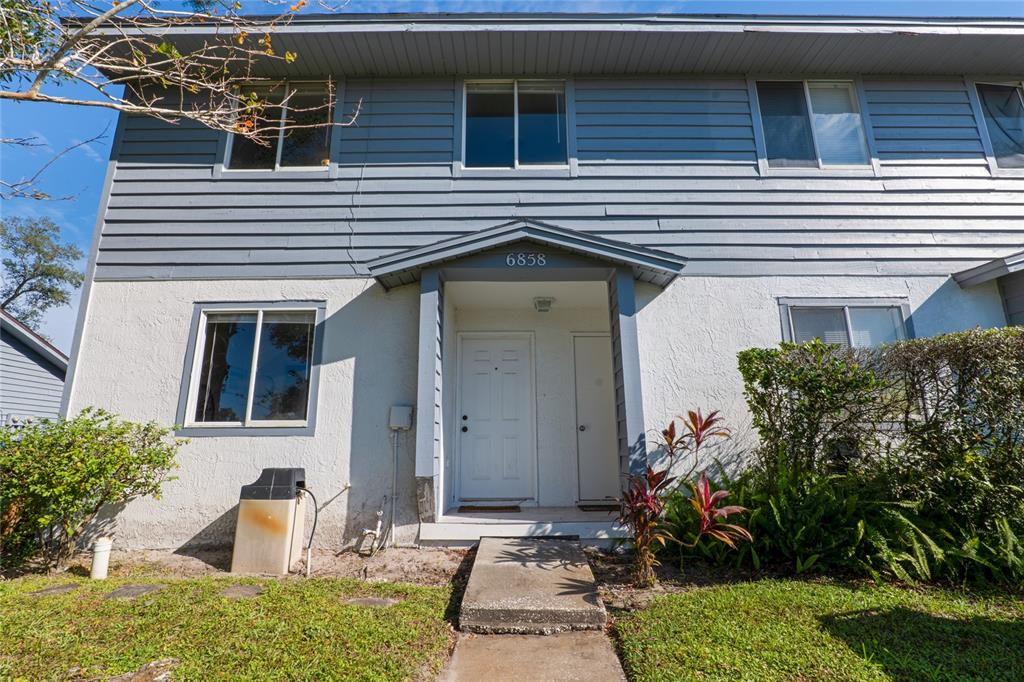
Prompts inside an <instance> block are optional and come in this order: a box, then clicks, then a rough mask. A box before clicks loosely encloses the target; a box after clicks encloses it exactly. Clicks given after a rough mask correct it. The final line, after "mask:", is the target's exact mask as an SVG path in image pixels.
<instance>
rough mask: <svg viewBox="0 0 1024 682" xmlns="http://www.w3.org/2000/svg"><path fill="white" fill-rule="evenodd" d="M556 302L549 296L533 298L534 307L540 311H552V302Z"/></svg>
mask: <svg viewBox="0 0 1024 682" xmlns="http://www.w3.org/2000/svg"><path fill="white" fill-rule="evenodd" d="M554 302H555V299H553V298H550V297H548V296H537V297H535V298H534V299H533V309H534V310H536V311H537V312H538V313H546V312H550V310H551V304H552V303H554Z"/></svg>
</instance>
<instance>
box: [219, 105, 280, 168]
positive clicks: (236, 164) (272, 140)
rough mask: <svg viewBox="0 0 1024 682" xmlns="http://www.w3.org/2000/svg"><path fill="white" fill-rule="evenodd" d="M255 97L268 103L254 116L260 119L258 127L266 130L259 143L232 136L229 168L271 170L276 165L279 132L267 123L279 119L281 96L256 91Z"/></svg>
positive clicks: (239, 136) (246, 138)
mask: <svg viewBox="0 0 1024 682" xmlns="http://www.w3.org/2000/svg"><path fill="white" fill-rule="evenodd" d="M255 95H256V96H257V97H259V98H261V99H265V100H266V101H267V102H268V104H267V106H265V107H263V109H262V110H261V111H259V112H257V113H256V116H258V118H259V119H260V123H259V124H258V125H260V126H261V127H266V128H267V129H266V131H265V132H264V133H263V134H262V135H260V140H259V142H257V141H256V140H253V139H251V138H248V137H242V136H241V135H233V136H232V140H231V158H230V159H229V160H228V167H230V168H240V169H246V170H252V169H265V170H273V168H274V166H275V165H276V164H277V144H278V137H279V131H278V130H276V129H271V128H269V121H276V120H279V119H280V118H281V107H280V106H279V105H280V102H281V97H282V95H281V94H280V93H268V92H267V91H265V90H256V91H255ZM243 96H244V93H243ZM242 118H244V116H243V117H242Z"/></svg>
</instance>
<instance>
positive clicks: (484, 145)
mask: <svg viewBox="0 0 1024 682" xmlns="http://www.w3.org/2000/svg"><path fill="white" fill-rule="evenodd" d="M514 117H515V92H514V85H513V84H512V83H479V84H473V85H468V86H467V87H466V165H467V166H471V167H472V166H476V167H484V168H486V167H512V166H513V165H515V119H514Z"/></svg>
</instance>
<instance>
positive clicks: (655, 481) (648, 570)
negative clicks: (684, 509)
mask: <svg viewBox="0 0 1024 682" xmlns="http://www.w3.org/2000/svg"><path fill="white" fill-rule="evenodd" d="M675 480H676V479H675V478H673V477H672V476H669V470H668V469H660V470H657V471H656V470H655V469H653V468H652V467H651V466H650V465H648V466H647V468H646V469H645V471H644V473H642V474H630V475H629V483H628V485H627V489H626V491H625V492H624V493H623V496H622V505H621V509H620V511H619V523H621V524H622V525H624V526H626V527H627V528H628V529H629V531H630V533H631V534H632V535H633V550H634V552H635V559H634V563H633V579H634V581H635V582H636V585H637V586H638V587H650V586H651V585H653V584H654V583H655V576H654V567H655V566H657V565H658V559H657V558H656V557H655V555H654V547H655V545H661V546H664V545H665V542H666V541H667V540H672V539H674V538H673V537H672V535H671V534H670V533H669V532H668V530H667V529H665V528H664V527H663V526H662V525H661V517H662V516H663V515H664V513H665V492H666V491H667V490H668V489H669V487H670V486H671V485H672V483H673V482H674V481H675Z"/></svg>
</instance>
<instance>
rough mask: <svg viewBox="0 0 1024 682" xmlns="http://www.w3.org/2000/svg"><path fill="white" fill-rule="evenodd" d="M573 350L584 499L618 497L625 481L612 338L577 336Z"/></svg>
mask: <svg viewBox="0 0 1024 682" xmlns="http://www.w3.org/2000/svg"><path fill="white" fill-rule="evenodd" d="M573 353H574V357H575V366H576V447H577V452H578V453H579V456H578V462H579V484H580V489H579V494H580V501H581V502H585V501H597V500H609V499H615V498H617V497H618V496H619V493H620V491H621V485H620V481H619V454H618V433H617V429H616V428H615V421H616V420H615V386H614V385H613V383H612V343H611V339H610V338H609V337H608V336H589V335H588V336H574V337H573Z"/></svg>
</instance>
